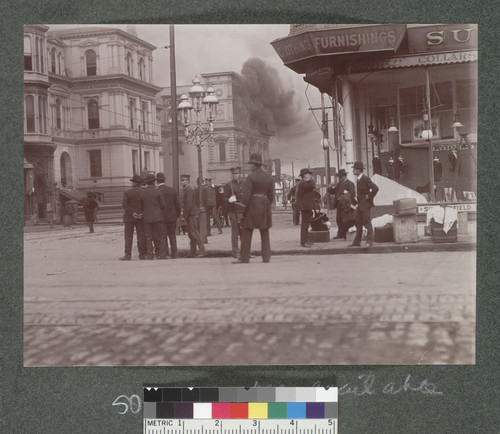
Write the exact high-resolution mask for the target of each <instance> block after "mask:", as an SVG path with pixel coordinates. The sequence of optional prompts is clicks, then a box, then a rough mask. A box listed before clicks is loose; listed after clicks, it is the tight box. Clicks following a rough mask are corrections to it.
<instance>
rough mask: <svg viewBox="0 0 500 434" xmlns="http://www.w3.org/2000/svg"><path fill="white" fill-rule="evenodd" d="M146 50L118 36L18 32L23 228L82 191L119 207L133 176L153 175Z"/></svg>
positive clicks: (155, 158) (38, 28)
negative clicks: (21, 40) (21, 36)
mask: <svg viewBox="0 0 500 434" xmlns="http://www.w3.org/2000/svg"><path fill="white" fill-rule="evenodd" d="M154 49H155V47H154V46H152V45H151V44H148V43H147V42H145V41H143V40H141V39H139V38H137V37H136V36H135V35H133V34H131V33H127V32H125V31H122V30H119V29H113V28H98V27H95V28H89V27H85V28H76V29H69V30H58V31H53V32H51V31H50V29H49V27H47V26H43V25H27V26H25V28H24V158H25V162H24V167H25V207H24V215H25V222H27V223H35V222H37V221H40V220H45V219H46V218H47V216H48V212H50V211H51V210H52V209H53V207H55V205H56V203H58V202H60V201H64V200H66V199H67V198H78V197H79V196H81V195H82V194H83V193H85V192H87V191H93V192H96V193H97V194H98V196H99V200H100V201H101V202H102V203H104V204H114V203H121V200H122V194H123V191H124V190H125V189H126V188H128V186H129V185H130V182H129V178H130V177H131V176H132V175H133V174H134V173H139V172H142V171H144V170H153V171H158V170H159V169H160V167H161V166H160V164H161V163H160V146H161V127H160V116H159V110H158V108H157V105H156V100H155V96H156V94H157V93H158V92H159V91H160V88H159V87H157V86H155V85H154V84H153V83H152V76H153V57H152V51H153V50H154Z"/></svg>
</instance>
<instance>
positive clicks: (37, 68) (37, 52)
mask: <svg viewBox="0 0 500 434" xmlns="http://www.w3.org/2000/svg"><path fill="white" fill-rule="evenodd" d="M38 39H39V38H35V71H40V45H39V43H38Z"/></svg>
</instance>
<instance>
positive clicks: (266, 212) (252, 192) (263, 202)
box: [233, 154, 274, 264]
mask: <svg viewBox="0 0 500 434" xmlns="http://www.w3.org/2000/svg"><path fill="white" fill-rule="evenodd" d="M248 164H250V166H251V168H252V172H251V173H250V175H248V176H247V179H246V180H245V183H244V185H243V199H242V203H243V205H244V206H245V211H244V212H243V219H242V222H241V253H240V259H239V260H237V261H234V262H233V264H242V263H248V262H249V261H250V247H251V244H252V233H253V230H254V229H259V230H260V239H261V245H262V261H263V262H269V261H270V260H271V242H270V239H269V228H270V227H271V226H272V221H271V204H272V203H273V200H274V181H273V178H272V176H271V175H269V174H267V173H266V172H264V171H263V170H262V155H260V154H252V155H250V161H249V162H248Z"/></svg>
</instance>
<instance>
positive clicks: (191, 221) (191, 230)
mask: <svg viewBox="0 0 500 434" xmlns="http://www.w3.org/2000/svg"><path fill="white" fill-rule="evenodd" d="M190 178H191V176H190V175H181V185H182V189H183V194H182V216H183V217H184V219H185V220H186V222H187V227H188V237H189V240H190V251H189V255H188V258H196V247H197V246H198V249H199V252H200V253H199V254H198V257H203V256H207V252H206V251H205V246H204V245H203V242H202V241H201V237H200V230H199V214H200V212H199V209H198V205H197V200H196V198H195V191H194V190H193V188H192V187H191V186H190V185H189V180H190Z"/></svg>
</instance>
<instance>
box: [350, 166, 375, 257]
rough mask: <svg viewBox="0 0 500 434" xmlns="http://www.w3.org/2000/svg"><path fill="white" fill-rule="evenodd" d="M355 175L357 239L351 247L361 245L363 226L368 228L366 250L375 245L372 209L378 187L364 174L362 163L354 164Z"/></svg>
mask: <svg viewBox="0 0 500 434" xmlns="http://www.w3.org/2000/svg"><path fill="white" fill-rule="evenodd" d="M352 168H353V173H354V176H356V180H357V181H356V200H357V208H356V211H357V212H356V218H355V220H354V222H355V223H354V224H355V225H356V237H355V238H354V241H353V242H352V244H351V247H356V246H360V245H361V238H362V237H363V226H364V227H365V228H366V231H367V232H366V246H365V247H366V248H370V247H371V246H372V245H373V226H372V221H371V214H370V212H371V208H372V207H373V198H374V197H375V195H376V194H377V193H378V187H377V186H376V185H375V184H374V183H373V182H372V180H371V179H370V178H368V176H366V175H365V174H363V170H364V165H363V163H362V162H361V161H356V162H355V163H354V166H352Z"/></svg>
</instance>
